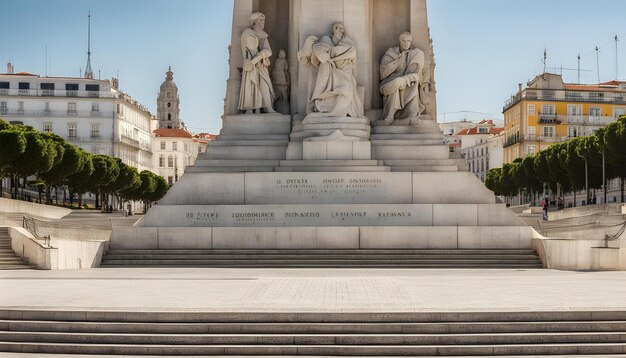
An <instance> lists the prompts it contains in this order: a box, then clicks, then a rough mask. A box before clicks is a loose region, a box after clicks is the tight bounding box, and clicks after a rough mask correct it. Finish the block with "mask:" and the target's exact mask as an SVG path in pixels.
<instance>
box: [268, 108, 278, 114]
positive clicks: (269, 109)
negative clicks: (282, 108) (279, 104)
mask: <svg viewBox="0 0 626 358" xmlns="http://www.w3.org/2000/svg"><path fill="white" fill-rule="evenodd" d="M265 111H266V112H267V113H278V112H276V111H275V110H274V108H272V107H267V108H266V109H265Z"/></svg>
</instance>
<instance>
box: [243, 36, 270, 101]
mask: <svg viewBox="0 0 626 358" xmlns="http://www.w3.org/2000/svg"><path fill="white" fill-rule="evenodd" d="M267 37H268V35H267V33H266V32H265V31H258V32H255V31H254V30H252V29H245V30H244V31H243V33H242V34H241V50H242V51H243V57H244V60H243V61H244V62H243V71H242V73H241V90H240V92H239V109H240V110H244V111H245V110H252V109H260V108H272V104H273V103H272V102H273V97H274V89H273V87H272V80H271V79H270V74H269V71H268V67H269V65H270V57H271V56H272V49H271V48H270V43H269V41H268V40H267ZM257 55H260V56H261V57H262V59H261V60H260V61H259V62H257V63H256V64H252V63H251V61H252V59H253V58H255V57H256V56H257Z"/></svg>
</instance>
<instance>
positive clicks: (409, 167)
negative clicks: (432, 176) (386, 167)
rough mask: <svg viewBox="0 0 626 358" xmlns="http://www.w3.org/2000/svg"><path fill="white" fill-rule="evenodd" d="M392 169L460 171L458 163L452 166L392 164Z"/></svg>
mask: <svg viewBox="0 0 626 358" xmlns="http://www.w3.org/2000/svg"><path fill="white" fill-rule="evenodd" d="M391 171H394V172H458V171H459V167H458V166H456V165H450V166H443V165H441V166H428V165H421V166H392V167H391Z"/></svg>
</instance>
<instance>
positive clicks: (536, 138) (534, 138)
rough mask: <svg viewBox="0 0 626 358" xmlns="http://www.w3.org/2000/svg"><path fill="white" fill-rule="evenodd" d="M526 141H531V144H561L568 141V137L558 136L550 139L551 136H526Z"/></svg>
mask: <svg viewBox="0 0 626 358" xmlns="http://www.w3.org/2000/svg"><path fill="white" fill-rule="evenodd" d="M524 139H525V140H527V141H531V142H549V143H560V142H563V141H566V140H567V137H557V136H553V137H549V136H537V135H532V134H529V135H526V136H525V137H524Z"/></svg>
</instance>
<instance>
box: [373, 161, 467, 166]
mask: <svg viewBox="0 0 626 358" xmlns="http://www.w3.org/2000/svg"><path fill="white" fill-rule="evenodd" d="M383 162H384V164H385V165H389V166H422V165H430V166H435V165H464V164H465V161H464V160H460V159H422V160H419V159H416V160H384V161H383Z"/></svg>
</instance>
